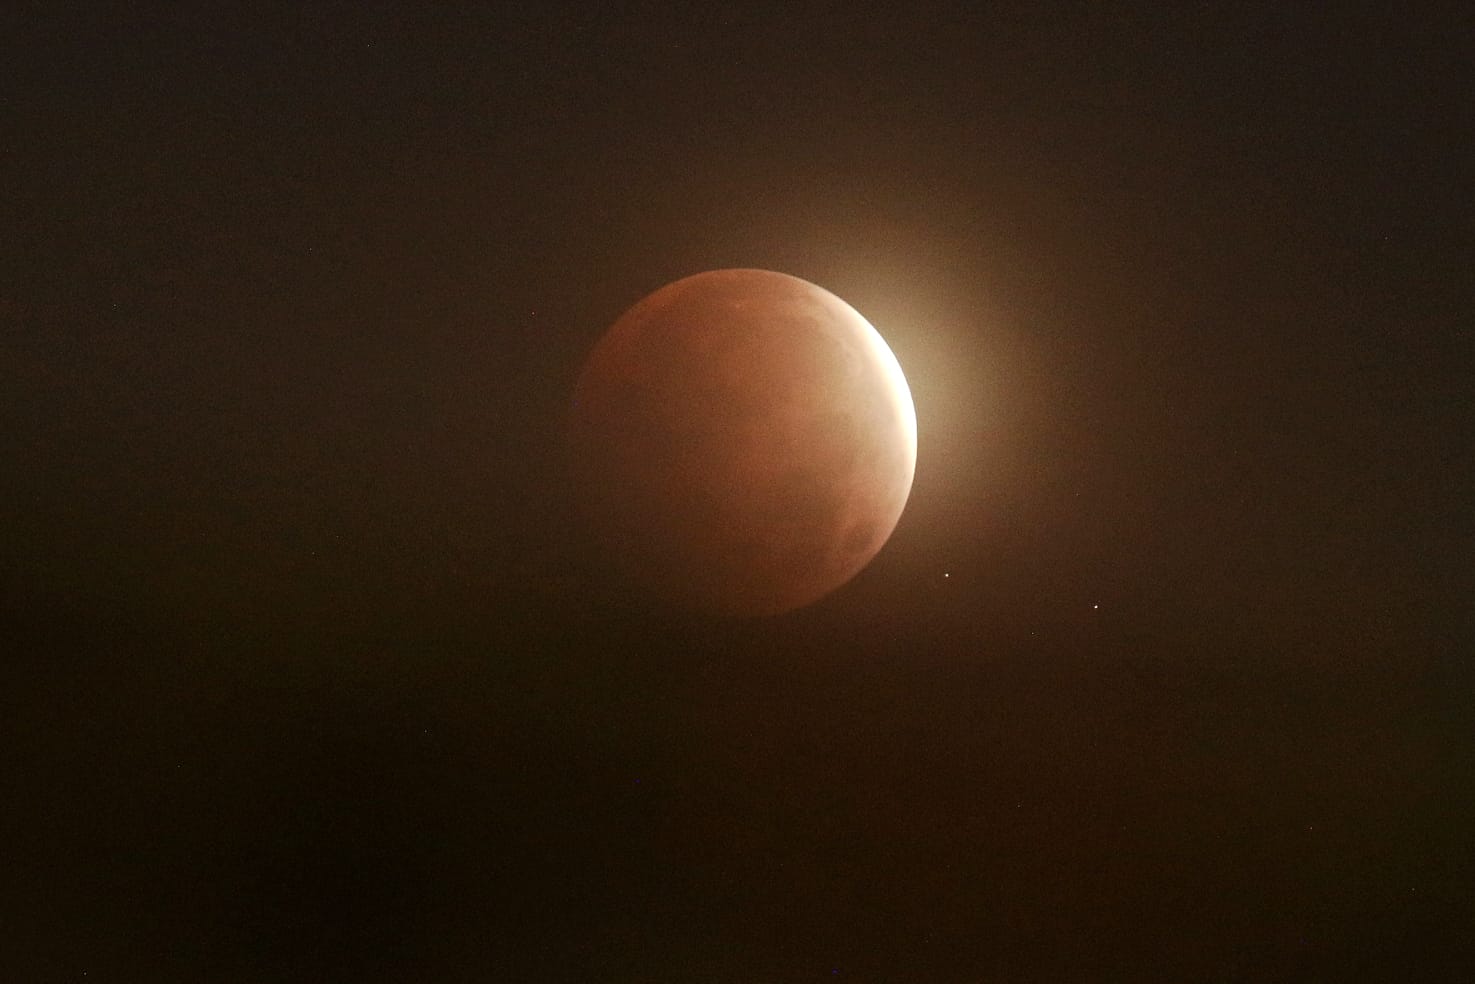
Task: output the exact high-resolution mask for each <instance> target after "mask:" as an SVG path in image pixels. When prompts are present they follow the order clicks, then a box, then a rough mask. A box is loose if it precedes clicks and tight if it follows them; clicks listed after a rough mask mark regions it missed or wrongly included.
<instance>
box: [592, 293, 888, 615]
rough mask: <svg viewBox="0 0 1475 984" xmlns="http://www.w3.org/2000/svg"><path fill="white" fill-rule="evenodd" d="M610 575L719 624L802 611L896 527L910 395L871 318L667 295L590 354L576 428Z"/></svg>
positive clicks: (806, 297)
mask: <svg viewBox="0 0 1475 984" xmlns="http://www.w3.org/2000/svg"><path fill="white" fill-rule="evenodd" d="M569 439H570V451H571V453H572V461H573V464H574V468H575V476H576V480H577V482H578V484H579V486H580V491H581V492H582V493H583V498H584V500H585V502H586V504H587V506H588V511H589V514H590V516H591V518H592V519H593V520H594V524H595V527H596V529H597V530H598V532H599V533H600V535H601V537H602V539H603V542H604V544H605V546H606V548H607V549H608V550H610V551H612V553H613V559H614V560H615V561H616V563H617V564H618V566H620V567H622V568H623V569H624V570H626V571H627V572H628V573H629V574H631V575H633V576H634V577H635V578H636V579H637V580H639V581H640V582H642V583H643V584H645V585H646V586H647V587H649V588H651V589H653V590H654V591H656V592H657V593H658V594H659V595H661V596H663V597H665V598H667V599H669V600H671V601H673V602H675V603H677V604H680V605H684V606H690V607H695V608H699V609H703V610H707V611H713V612H719V613H726V614H745V615H748V614H771V613H777V612H782V611H787V610H790V609H793V608H798V607H800V606H803V605H806V604H809V603H811V602H813V601H815V600H817V599H818V598H820V597H822V596H823V595H825V594H827V593H829V592H830V591H832V590H834V589H835V588H837V587H839V586H840V585H841V584H843V583H845V582H846V581H848V580H850V578H852V577H854V576H855V574H856V573H858V572H859V571H860V570H861V569H862V568H863V567H865V566H866V564H867V563H869V562H870V560H871V558H872V557H873V556H874V555H875V554H876V552H877V551H878V550H880V548H881V546H882V545H883V544H884V543H885V541H886V540H887V538H888V537H889V536H890V535H891V531H892V530H893V529H894V528H895V526H896V522H897V519H898V518H899V517H900V515H901V511H902V508H903V507H904V506H905V504H906V499H907V495H908V493H909V491H910V489H911V481H912V473H913V469H914V467H915V464H916V418H915V415H914V412H913V409H912V402H911V395H910V393H909V392H908V391H907V387H906V381H905V379H904V378H903V377H902V375H901V370H900V367H899V366H897V364H896V360H895V358H894V357H893V356H892V354H891V351H890V350H889V349H888V348H887V347H886V345H885V343H884V342H883V341H882V340H881V338H880V336H879V335H878V334H877V333H876V331H875V329H874V328H872V327H871V326H870V325H869V324H868V323H867V322H866V321H865V319H864V318H862V317H861V316H860V315H859V314H858V313H856V311H855V310H854V309H853V308H851V307H850V306H849V305H847V304H845V302H843V301H841V300H840V299H839V298H837V297H835V296H834V295H832V294H830V293H828V292H827V291H825V290H823V289H821V288H819V287H816V286H815V285H813V284H811V283H808V282H806V281H803V280H799V279H797V278H795V277H790V276H787V275H785V274H780V273H772V272H769V271H763V270H718V271H712V272H709V273H703V274H698V275H696V276H693V277H688V278H686V279H684V280H679V281H677V282H675V283H673V284H670V285H668V286H666V287H664V288H662V289H660V290H658V291H656V292H655V293H654V294H651V295H650V296H648V297H647V298H645V299H644V300H642V301H641V302H640V303H638V304H636V305H635V306H634V307H633V308H631V309H630V310H629V311H627V312H626V313H625V314H624V315H623V316H622V317H621V318H620V319H619V320H618V321H617V322H616V323H615V324H614V326H613V327H611V328H610V330H609V331H608V332H607V333H606V334H605V336H604V337H603V338H602V339H601V340H600V342H599V344H598V345H597V346H596V347H595V349H594V351H593V353H591V355H590V357H589V360H588V362H587V363H586V365H585V367H584V371H583V373H582V375H581V377H580V379H579V382H578V385H577V388H576V390H575V396H574V404H573V409H572V413H571V418H570V428H569Z"/></svg>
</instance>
